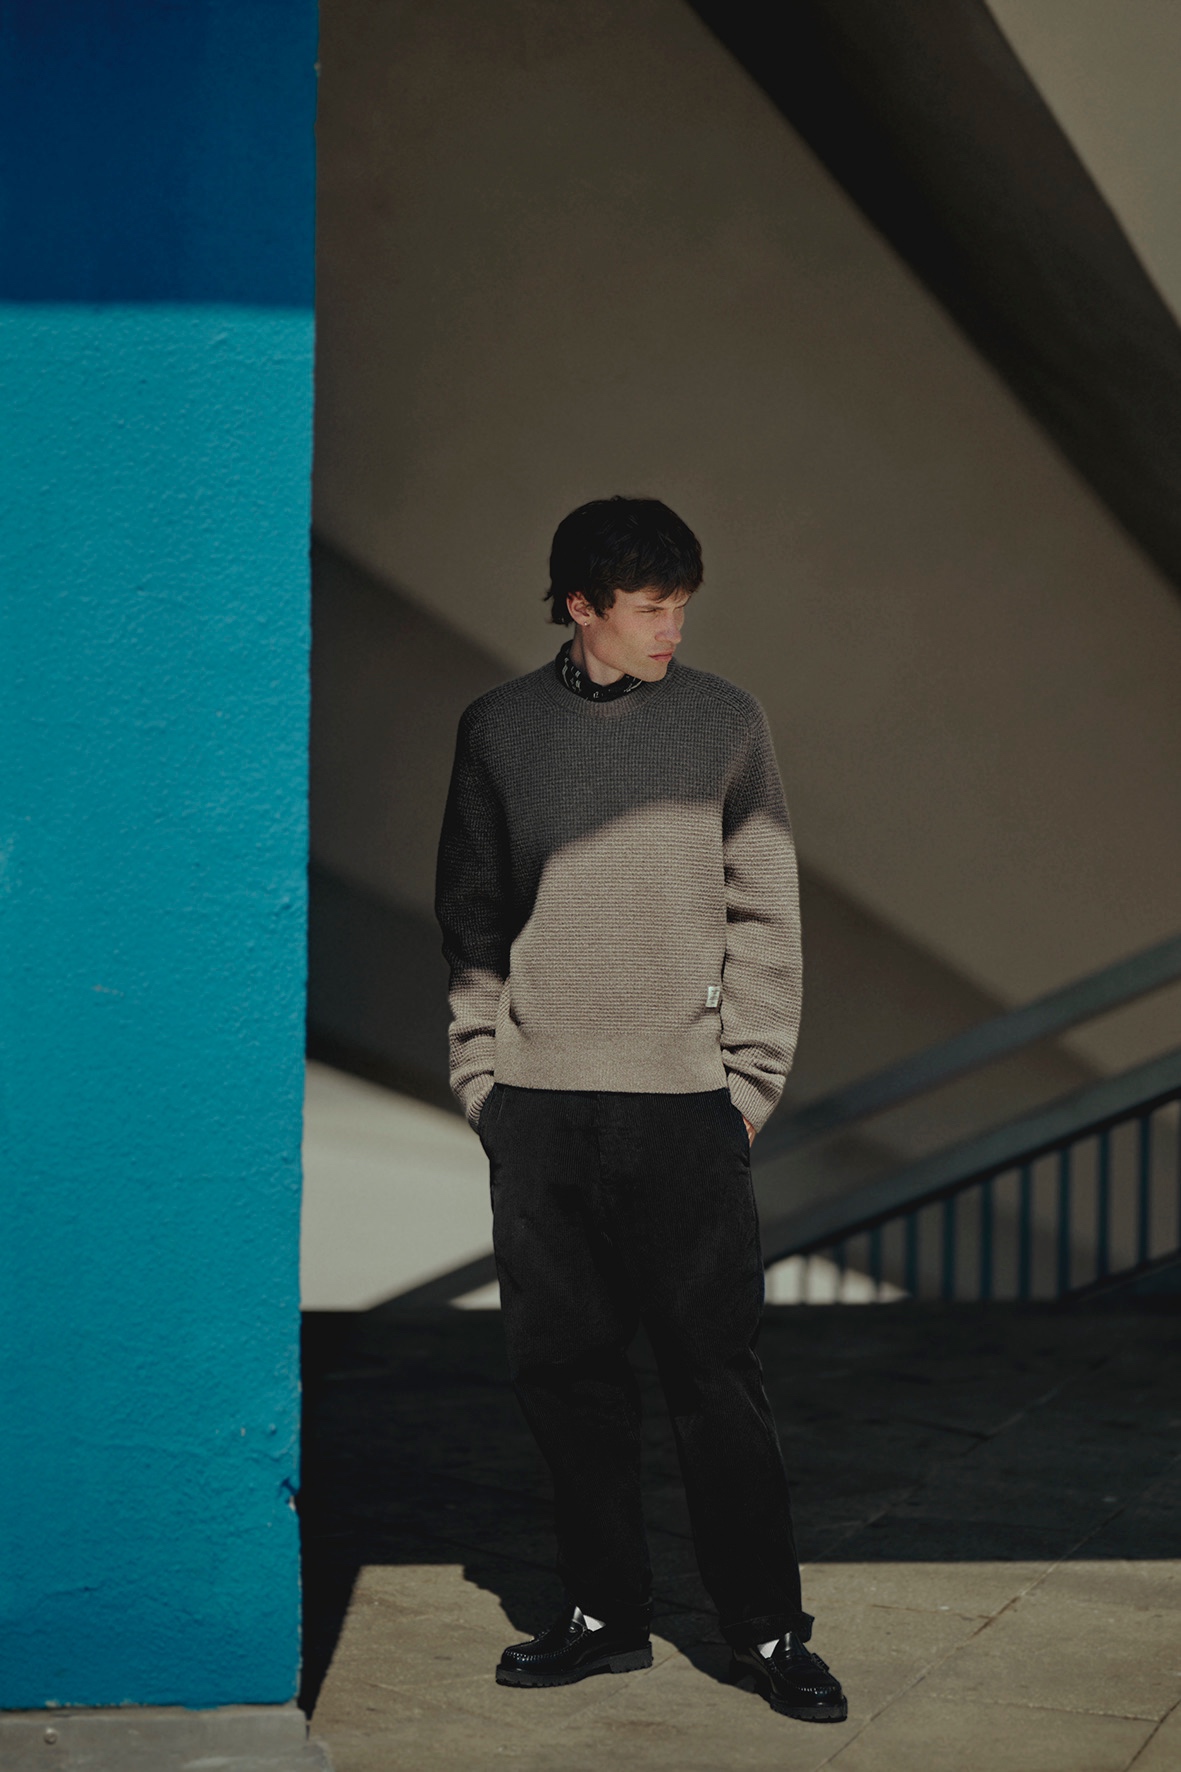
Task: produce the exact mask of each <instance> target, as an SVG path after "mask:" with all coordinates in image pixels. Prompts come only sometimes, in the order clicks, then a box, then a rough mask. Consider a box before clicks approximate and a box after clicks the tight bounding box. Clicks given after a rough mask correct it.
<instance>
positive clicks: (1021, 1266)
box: [1017, 1163, 1033, 1299]
mask: <svg viewBox="0 0 1181 1772" xmlns="http://www.w3.org/2000/svg"><path fill="white" fill-rule="evenodd" d="M1032 1243H1033V1169H1032V1166H1031V1165H1030V1164H1029V1163H1022V1165H1021V1169H1020V1173H1019V1180H1018V1184H1017V1296H1018V1298H1021V1299H1026V1298H1028V1297H1029V1293H1030V1281H1031V1279H1032V1274H1033V1259H1032V1257H1033V1249H1032Z"/></svg>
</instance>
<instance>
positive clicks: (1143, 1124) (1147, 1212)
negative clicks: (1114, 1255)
mask: <svg viewBox="0 0 1181 1772" xmlns="http://www.w3.org/2000/svg"><path fill="white" fill-rule="evenodd" d="M1136 1125H1137V1128H1138V1137H1137V1141H1136V1142H1137V1164H1136V1169H1137V1177H1136V1180H1137V1186H1136V1259H1137V1261H1138V1262H1143V1261H1147V1260H1148V1251H1149V1248H1150V1246H1151V1242H1152V1216H1151V1215H1152V1191H1151V1190H1152V1115H1151V1114H1141V1115H1140V1116H1139V1118H1138V1119H1137V1122H1136Z"/></svg>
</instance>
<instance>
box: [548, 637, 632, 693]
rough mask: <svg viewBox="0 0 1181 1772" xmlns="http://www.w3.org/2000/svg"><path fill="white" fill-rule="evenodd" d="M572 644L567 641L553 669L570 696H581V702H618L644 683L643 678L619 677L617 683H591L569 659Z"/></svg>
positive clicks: (571, 641) (570, 641)
mask: <svg viewBox="0 0 1181 1772" xmlns="http://www.w3.org/2000/svg"><path fill="white" fill-rule="evenodd" d="M573 644H574V642H573V640H567V642H566V644H565V645H564V646H563V648H562V650H561V651H560V652H559V654H558V656H557V658H555V660H554V669H555V670H556V671H557V673H558V676H559V677H560V678H561V679H562V682H563V683H564V684H565V685H566V687H567V689H569V690H570V692H571V694H572V695H581V697H582V699H583V701H618V700H619V697H620V696H621V695H630V694H631V692H632V690H633V689H638V688H639V687H640V684H641V683H642V682H643V681H644V679H643V677H620V679H619V681H618V683H592V681H591V679H590V678H589V677H588V676H587V674H586V672H585V671H583V670H580V669H579V668H578V666H577V665H576V664H575V663H574V660H573V659H572V658H571V657H570V648H571V646H573Z"/></svg>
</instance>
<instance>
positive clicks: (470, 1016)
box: [436, 660, 801, 1128]
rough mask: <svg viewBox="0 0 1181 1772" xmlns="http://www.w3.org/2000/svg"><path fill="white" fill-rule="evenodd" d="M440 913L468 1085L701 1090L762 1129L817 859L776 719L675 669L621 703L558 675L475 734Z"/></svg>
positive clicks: (461, 780)
mask: <svg viewBox="0 0 1181 1772" xmlns="http://www.w3.org/2000/svg"><path fill="white" fill-rule="evenodd" d="M436 911H437V914H438V918H439V923H440V925H441V927H442V930H443V952H444V954H445V955H446V958H447V961H448V963H449V965H450V967H451V997H450V1002H451V1016H452V1020H451V1035H450V1044H451V1086H452V1088H453V1089H454V1091H455V1093H456V1095H457V1096H458V1097H459V1099H460V1101H461V1102H462V1104H463V1107H464V1110H465V1112H466V1114H467V1117H468V1119H469V1120H470V1121H471V1123H472V1124H473V1125H475V1124H476V1123H477V1121H478V1119H479V1115H480V1109H481V1108H482V1107H483V1104H484V1102H485V1100H486V1099H487V1096H488V1092H489V1090H490V1089H491V1087H492V1084H493V1081H494V1080H495V1081H497V1082H501V1083H510V1084H516V1085H518V1086H519V1087H522V1088H526V1089H603V1090H622V1091H626V1092H648V1091H652V1092H659V1093H667V1094H684V1093H688V1092H690V1091H694V1090H699V1089H717V1088H721V1087H724V1086H726V1085H728V1086H729V1090H730V1095H731V1098H732V1100H733V1101H734V1104H735V1106H736V1107H738V1108H739V1109H740V1110H741V1112H742V1113H744V1114H745V1115H746V1117H747V1119H748V1120H749V1121H750V1122H751V1124H752V1125H753V1126H755V1127H756V1128H757V1127H759V1126H761V1125H762V1124H763V1122H764V1121H765V1120H766V1118H767V1116H768V1114H770V1112H771V1110H772V1108H773V1107H774V1106H775V1103H776V1102H777V1101H778V1099H779V1095H780V1093H781V1091H782V1089H783V1085H784V1081H785V1079H786V1077H787V1073H788V1071H789V1070H790V1068H791V1061H792V1056H793V1053H794V1051H795V1043H796V1036H797V1033H798V1031H799V1020H800V993H801V956H800V927H799V897H798V889H797V882H796V863H795V851H794V848H793V846H792V838H791V827H790V823H789V820H788V815H787V808H786V806H785V804H784V799H783V788H782V785H781V783H780V780H779V771H778V769H777V767H776V763H775V753H774V750H773V747H772V743H771V735H770V732H769V730H768V727H767V721H766V716H765V715H764V713H763V711H762V708H761V707H760V706H759V704H758V702H757V701H756V700H755V698H754V697H753V696H751V695H748V694H747V693H746V692H745V691H744V690H741V689H737V688H735V686H734V685H733V684H732V683H727V682H726V681H725V679H724V678H722V677H715V676H712V675H710V674H709V673H708V672H705V671H697V670H693V669H692V668H690V667H688V666H685V665H678V664H677V663H676V662H675V660H674V661H673V662H672V663H671V664H670V665H669V667H668V671H667V673H666V674H665V677H664V678H663V680H662V681H661V682H659V683H644V684H642V685H641V686H640V687H639V688H637V689H635V690H634V691H633V692H632V693H630V694H628V695H626V696H622V697H620V698H619V699H617V700H613V701H603V702H595V701H589V700H584V699H582V698H580V697H579V696H577V695H573V694H571V693H570V691H569V690H568V689H567V688H566V687H565V686H564V685H563V683H562V682H561V681H560V680H559V678H558V676H557V674H556V672H555V669H554V666H553V665H552V664H549V665H545V666H544V667H543V668H542V669H540V670H537V671H532V672H530V673H529V675H528V676H524V677H518V678H516V679H514V681H512V682H510V683H504V684H501V685H500V686H499V687H498V688H496V689H492V690H490V691H489V692H488V693H487V694H486V695H482V696H480V698H479V699H478V700H477V701H475V702H473V703H472V705H471V706H470V707H469V708H468V709H467V711H466V712H465V713H464V715H463V717H462V719H461V720H460V723H459V736H458V742H457V745H456V753H455V765H454V769H453V771H452V777H451V789H450V793H449V795H448V799H447V809H446V813H445V815H444V819H443V832H442V837H441V840H440V844H439V868H438V886H437V894H436Z"/></svg>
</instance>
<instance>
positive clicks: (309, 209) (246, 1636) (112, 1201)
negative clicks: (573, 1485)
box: [0, 0, 316, 1772]
mask: <svg viewBox="0 0 1181 1772" xmlns="http://www.w3.org/2000/svg"><path fill="white" fill-rule="evenodd" d="M315 58H316V9H315V5H314V0H185V4H183V5H163V4H160V3H159V0H106V3H105V4H101V5H96V4H94V3H93V0H18V3H17V4H16V5H14V6H12V7H10V8H8V9H7V11H6V14H5V19H4V23H3V26H2V27H0V64H2V65H0V134H2V136H3V149H4V151H3V155H2V160H3V164H4V166H5V168H6V169H7V170H6V172H5V174H4V177H5V179H6V181H7V188H6V189H4V190H3V192H2V193H0V195H2V199H3V201H2V206H0V207H2V210H3V215H4V230H5V238H4V240H3V244H2V249H0V304H2V305H0V336H2V341H3V342H2V352H3V372H4V379H5V385H6V391H5V393H4V396H3V400H4V411H5V415H6V427H7V440H8V444H9V449H8V452H7V457H6V461H5V464H4V466H3V468H2V469H0V475H2V479H0V506H2V508H0V520H2V531H3V535H4V538H5V539H4V542H3V548H4V565H3V582H2V585H0V599H2V604H0V607H2V616H0V624H2V625H0V1170H2V1173H3V1177H4V1182H3V1186H4V1192H5V1198H6V1204H5V1208H4V1217H5V1224H4V1230H3V1235H2V1237H0V1317H2V1321H0V1333H2V1337H3V1340H2V1351H0V1416H2V1418H3V1421H4V1431H3V1436H2V1441H0V1447H2V1450H0V1485H2V1489H0V1512H2V1515H3V1519H4V1522H5V1524H4V1531H3V1534H2V1535H0V1542H2V1547H3V1548H2V1549H0V1710H3V1711H6V1712H7V1713H9V1714H8V1715H7V1716H6V1717H0V1760H3V1762H4V1764H5V1765H6V1766H8V1765H17V1764H23V1763H24V1759H23V1758H22V1755H24V1754H25V1753H30V1754H34V1753H35V1754H37V1755H40V1756H42V1757H41V1758H40V1759H38V1763H39V1764H44V1763H46V1762H45V1761H44V1758H43V1756H44V1752H45V1745H44V1744H46V1743H49V1744H50V1745H56V1746H57V1747H58V1750H59V1751H58V1763H60V1764H69V1763H73V1761H74V1759H75V1758H76V1757H77V1756H81V1757H82V1759H84V1760H85V1764H86V1765H87V1766H91V1765H99V1764H103V1765H106V1764H108V1763H109V1764H111V1765H117V1766H119V1767H121V1768H123V1767H130V1766H133V1765H134V1766H138V1765H140V1763H141V1758H140V1757H137V1755H141V1754H142V1755H143V1756H146V1757H144V1758H143V1760H142V1763H143V1764H144V1765H145V1766H146V1765H148V1764H150V1765H151V1766H152V1768H153V1769H154V1772H158V1769H159V1768H164V1767H168V1766H171V1765H173V1764H174V1763H176V1764H180V1763H182V1762H183V1761H187V1760H190V1759H192V1758H193V1757H194V1756H196V1757H200V1756H201V1754H202V1753H203V1752H204V1753H205V1754H206V1755H208V1754H209V1753H214V1754H215V1755H216V1754H223V1755H224V1754H227V1753H229V1754H231V1755H233V1754H234V1753H238V1752H248V1753H250V1754H252V1755H254V1756H255V1757H254V1758H252V1759H251V1765H252V1766H254V1765H256V1764H257V1765H258V1766H259V1767H263V1766H267V1767H270V1766H272V1765H274V1766H279V1765H283V1766H287V1765H292V1766H294V1765H296V1764H299V1765H303V1764H305V1763H311V1762H310V1760H309V1759H308V1757H307V1756H308V1751H309V1750H307V1749H306V1748H305V1747H304V1746H303V1733H304V1732H303V1729H302V1725H301V1723H300V1719H299V1718H298V1713H297V1712H295V1711H294V1710H293V1699H294V1694H295V1690H296V1683H297V1678H298V1667H299V1563H298V1530H297V1521H296V1516H295V1512H294V1495H295V1492H296V1488H297V1483H298V1464H297V1454H298V1439H297V1424H298V1414H297V1404H298V1364H297V1347H298V1340H297V1330H298V1320H299V1318H298V1304H299V1299H298V1288H297V1274H298V1270H297V1254H298V1249H297V1243H298V1223H299V1212H298V1208H299V1182H300V1176H299V1135H300V1107H301V1085H302V1050H303V1009H304V940H305V936H304V929H305V914H304V906H305V885H304V878H305V845H306V831H305V826H306V813H305V807H306V714H307V709H306V702H307V648H308V608H307V603H308V582H307V581H308V568H307V537H308V495H309V474H310V455H311V443H310V438H311V370H312V268H313V256H312V255H313V191H314V154H313V126H314V115H315ZM129 1706H130V1707H140V1708H138V1709H133V1710H128V1709H120V1710H114V1709H112V1710H111V1711H110V1714H109V1715H108V1714H106V1707H129ZM47 1707H83V1711H82V1714H81V1715H79V1714H78V1713H76V1712H73V1713H71V1712H63V1713H61V1714H58V1713H57V1712H56V1710H55V1712H54V1714H53V1715H52V1716H48V1717H47V1716H46V1715H45V1710H46V1708H47ZM143 1707H155V1708H153V1710H152V1715H151V1716H150V1717H149V1716H147V1715H146V1714H145V1710H144V1708H143ZM178 1707H179V1708H178ZM219 1707H232V1708H231V1709H228V1710H227V1709H225V1708H219ZM12 1713H18V1714H16V1715H13V1714H12ZM20 1713H23V1714H20ZM38 1713H40V1714H38ZM96 1713H97V1714H96ZM195 1713H199V1714H195ZM272 1725H273V1727H272ZM47 1729H48V1730H49V1734H48V1735H47V1734H46V1733H45V1731H46V1730H47ZM87 1731H89V1733H87ZM50 1735H52V1736H54V1737H55V1740H54V1742H52V1743H51V1742H50ZM71 1744H73V1745H71ZM137 1744H138V1745H137ZM235 1744H237V1745H235ZM6 1753H7V1754H9V1755H10V1756H11V1757H7V1758H6V1757H5V1756H6ZM96 1756H97V1757H96ZM29 1763H30V1764H31V1763H32V1761H31V1760H30V1761H29ZM78 1763H81V1760H79V1761H78ZM219 1763H220V1762H219Z"/></svg>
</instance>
